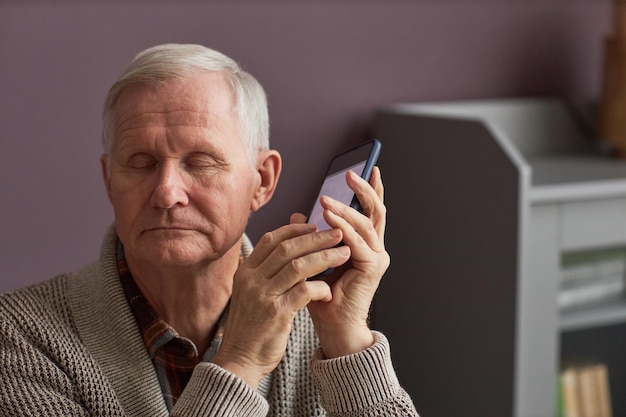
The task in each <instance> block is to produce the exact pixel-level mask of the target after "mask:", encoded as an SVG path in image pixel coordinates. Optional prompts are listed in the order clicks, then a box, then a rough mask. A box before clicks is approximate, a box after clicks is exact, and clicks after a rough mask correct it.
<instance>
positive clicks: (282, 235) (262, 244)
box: [246, 224, 316, 268]
mask: <svg viewBox="0 0 626 417" xmlns="http://www.w3.org/2000/svg"><path fill="white" fill-rule="evenodd" d="M315 229H316V227H315V225H310V224H290V225H287V226H282V227H280V228H278V229H276V230H273V231H271V232H267V233H265V234H264V235H263V236H261V239H260V240H259V242H258V243H257V244H256V246H255V247H254V250H253V251H252V253H251V254H250V256H249V257H248V259H247V260H246V265H247V266H248V267H250V268H256V267H258V266H259V265H260V264H262V263H263V262H264V261H265V259H267V257H268V256H269V255H270V254H271V253H272V252H274V251H275V250H276V248H277V247H278V246H279V245H280V244H281V242H284V241H285V240H289V239H293V238H295V237H298V236H303V235H306V234H308V233H312V232H314V231H315Z"/></svg>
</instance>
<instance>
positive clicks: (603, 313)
mask: <svg viewBox="0 0 626 417" xmlns="http://www.w3.org/2000/svg"><path fill="white" fill-rule="evenodd" d="M559 319H560V326H559V327H560V330H561V332H569V331H576V330H584V329H589V328H594V327H601V326H608V325H612V324H619V323H626V299H624V298H622V297H620V298H619V299H615V300H613V301H610V302H606V303H602V304H598V305H593V306H589V307H580V308H576V309H571V310H566V311H563V312H561V313H560V315H559Z"/></svg>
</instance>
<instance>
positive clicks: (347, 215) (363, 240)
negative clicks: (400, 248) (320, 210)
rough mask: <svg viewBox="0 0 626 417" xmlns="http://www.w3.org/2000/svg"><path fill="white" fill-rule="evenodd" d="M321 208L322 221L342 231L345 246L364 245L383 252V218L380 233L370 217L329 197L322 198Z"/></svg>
mask: <svg viewBox="0 0 626 417" xmlns="http://www.w3.org/2000/svg"><path fill="white" fill-rule="evenodd" d="M322 206H323V207H324V208H325V211H324V219H325V220H326V222H327V223H328V224H329V225H330V226H331V227H333V228H337V229H340V230H341V231H342V233H343V242H344V243H345V244H347V245H349V246H357V245H363V244H364V245H367V246H368V247H370V248H372V249H374V250H376V251H382V250H384V217H383V219H382V222H383V223H382V231H381V230H379V229H378V228H377V227H376V226H377V225H375V224H374V223H373V221H372V219H371V218H370V217H367V216H365V215H364V214H361V213H359V212H358V211H356V210H354V209H353V208H351V207H348V206H346V205H345V204H342V203H341V202H339V201H337V200H333V199H332V198H330V197H327V196H324V197H322ZM378 221H381V220H380V219H379V220H378Z"/></svg>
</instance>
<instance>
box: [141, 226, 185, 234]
mask: <svg viewBox="0 0 626 417" xmlns="http://www.w3.org/2000/svg"><path fill="white" fill-rule="evenodd" d="M194 231H195V229H192V228H190V227H184V226H159V227H151V228H149V229H145V230H144V232H171V233H175V232H179V233H181V232H194Z"/></svg>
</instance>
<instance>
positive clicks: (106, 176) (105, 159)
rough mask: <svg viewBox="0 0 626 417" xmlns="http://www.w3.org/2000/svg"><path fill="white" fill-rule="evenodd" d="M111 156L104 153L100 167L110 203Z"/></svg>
mask: <svg viewBox="0 0 626 417" xmlns="http://www.w3.org/2000/svg"><path fill="white" fill-rule="evenodd" d="M108 163H109V156H108V155H107V154H105V153H103V154H102V155H101V156H100V167H101V169H102V179H103V180H104V186H105V187H106V191H107V196H109V201H112V200H111V178H109V168H108Z"/></svg>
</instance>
